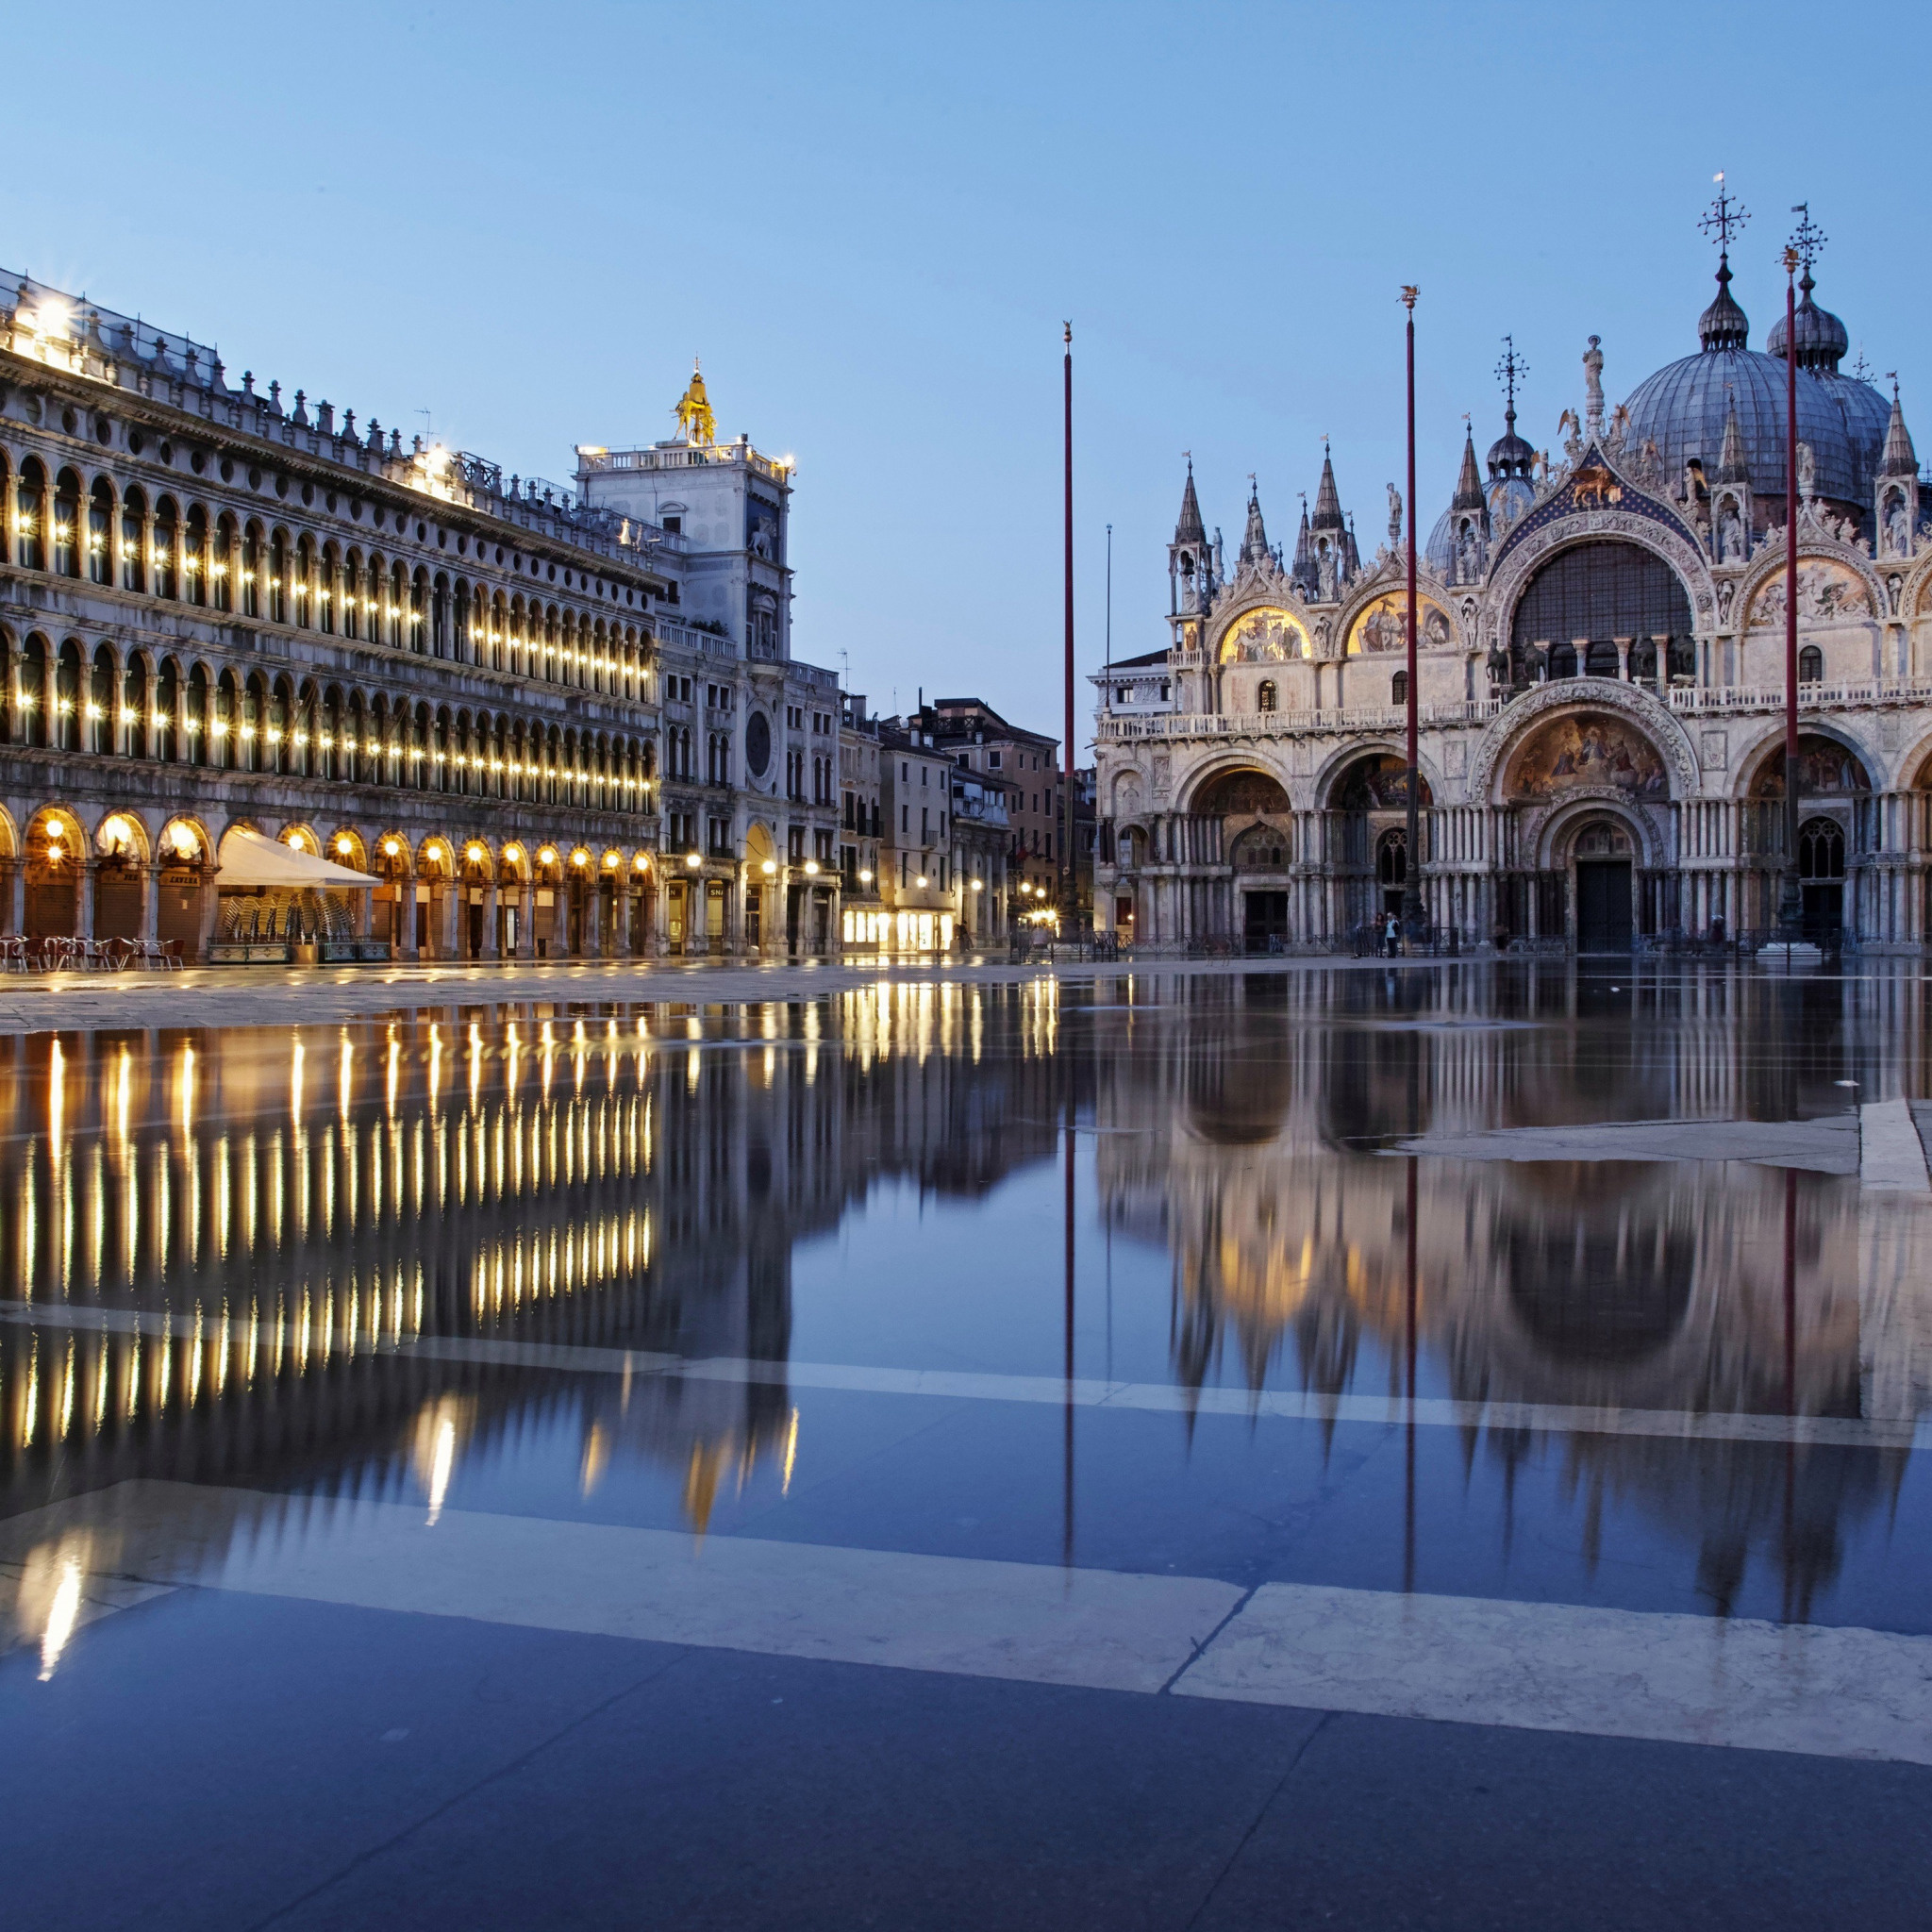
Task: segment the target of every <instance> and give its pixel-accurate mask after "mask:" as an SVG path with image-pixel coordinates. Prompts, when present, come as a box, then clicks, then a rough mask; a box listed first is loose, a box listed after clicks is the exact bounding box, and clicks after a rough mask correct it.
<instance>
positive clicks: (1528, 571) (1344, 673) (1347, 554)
mask: <svg viewBox="0 0 1932 1932" xmlns="http://www.w3.org/2000/svg"><path fill="white" fill-rule="evenodd" d="M1721 212H1723V211H1722V210H1721ZM1726 219H1727V220H1728V221H1730V223H1731V225H1735V218H1734V217H1729V216H1727V217H1726ZM1720 232H1721V239H1727V230H1721V231H1720ZM1800 239H1801V241H1802V240H1803V239H1804V237H1803V236H1802V235H1801V238H1800ZM1804 252H1805V257H1806V262H1805V273H1804V277H1803V280H1802V283H1801V285H1800V286H1801V288H1802V291H1803V295H1802V301H1801V303H1800V305H1799V307H1798V309H1797V356H1796V359H1797V362H1798V373H1797V390H1798V402H1797V417H1798V425H1797V427H1798V436H1799V439H1800V449H1799V464H1798V480H1799V496H1800V501H1799V504H1798V505H1797V508H1796V519H1795V521H1796V525H1797V534H1796V541H1797V544H1798V556H1799V565H1798V586H1799V589H1798V598H1799V614H1798V622H1799V643H1800V647H1801V648H1800V679H1801V692H1800V706H1801V719H1800V723H1801V736H1800V741H1799V743H1800V772H1799V774H1798V782H1799V787H1800V791H1799V797H1800V811H1801V824H1800V827H1799V835H1798V836H1799V851H1798V855H1797V858H1798V870H1799V873H1800V875H1801V878H1802V880H1803V883H1804V889H1805V891H1804V896H1805V909H1806V920H1807V927H1809V928H1810V929H1811V930H1812V931H1814V932H1815V933H1819V934H1824V935H1830V934H1841V935H1842V936H1843V937H1844V938H1845V939H1847V940H1850V941H1856V942H1857V944H1858V945H1859V946H1861V947H1864V948H1866V949H1867V950H1890V949H1910V950H1914V951H1916V950H1917V949H1919V948H1920V947H1921V946H1923V945H1924V943H1925V941H1926V938H1927V917H1928V907H1927V895H1928V886H1927V878H1928V873H1932V814H1928V799H1932V588H1928V586H1932V529H1928V528H1927V527H1926V525H1924V523H1923V522H1922V517H1921V510H1922V492H1923V491H1924V489H1925V487H1926V486H1924V485H1922V483H1921V480H1920V477H1919V474H1918V463H1917V459H1916V458H1915V456H1914V453H1913V449H1912V442H1911V438H1910V437H1909V435H1908V434H1907V428H1906V423H1905V418H1904V415H1903V412H1902V410H1901V408H1900V405H1899V401H1898V395H1897V389H1896V385H1895V384H1894V385H1893V386H1892V389H1891V392H1890V394H1889V395H1888V394H1887V393H1885V392H1883V391H1881V390H1879V389H1878V388H1876V387H1874V385H1873V384H1872V383H1870V382H1868V381H1866V380H1865V379H1864V378H1863V374H1862V371H1860V372H1859V373H1856V374H1855V373H1852V372H1848V371H1846V370H1845V369H1844V368H1843V367H1842V366H1841V364H1842V362H1843V360H1844V358H1845V355H1846V351H1847V347H1848V339H1847V336H1846V331H1845V328H1844V325H1842V324H1841V323H1840V321H1839V319H1838V318H1837V317H1836V316H1835V315H1832V314H1831V313H1829V312H1828V311H1827V310H1825V309H1824V308H1820V307H1819V306H1818V305H1817V303H1816V302H1815V300H1814V298H1813V290H1814V287H1815V283H1814V280H1813V276H1812V274H1811V265H1812V256H1813V254H1814V252H1815V251H1814V250H1812V249H1810V248H1807V249H1806V250H1805V251H1804ZM1731 280H1732V275H1731V271H1730V267H1729V260H1728V251H1727V250H1726V252H1725V254H1724V257H1722V258H1721V265H1720V268H1719V272H1718V292H1717V297H1716V299H1715V300H1714V301H1713V302H1712V303H1711V304H1710V306H1709V307H1708V308H1707V309H1706V310H1705V311H1704V314H1703V316H1702V318H1701V319H1700V321H1699V324H1698V335H1699V346H1698V349H1697V351H1696V353H1695V354H1693V355H1690V356H1687V357H1685V358H1683V359H1682V360H1680V361H1676V362H1673V363H1672V364H1670V365H1669V367H1667V368H1664V369H1661V370H1659V371H1657V374H1656V375H1652V376H1650V377H1648V378H1647V379H1646V380H1645V381H1643V382H1641V383H1640V384H1638V386H1637V387H1636V388H1635V389H1634V390H1633V391H1631V392H1630V394H1629V396H1628V397H1627V399H1626V400H1625V401H1624V403H1623V404H1621V405H1619V406H1617V407H1615V408H1612V409H1610V410H1609V411H1608V412H1606V408H1605V399H1604V391H1603V386H1602V371H1603V364H1604V357H1603V353H1602V350H1601V347H1600V345H1599V342H1598V339H1597V338H1596V337H1594V336H1592V337H1591V338H1590V341H1589V346H1588V348H1587V350H1586V352H1585V354H1584V358H1583V364H1584V372H1583V373H1584V380H1585V396H1584V401H1583V406H1582V408H1581V410H1580V412H1574V411H1566V412H1565V414H1564V419H1563V423H1562V425H1560V426H1561V428H1562V430H1563V432H1564V433H1565V441H1564V444H1563V448H1562V452H1561V454H1560V456H1558V457H1557V458H1555V459H1552V458H1550V457H1548V456H1547V455H1542V454H1539V453H1538V452H1537V451H1536V450H1534V449H1532V448H1531V446H1530V445H1529V443H1528V442H1527V441H1525V440H1524V438H1523V437H1521V436H1519V435H1518V434H1517V432H1516V409H1515V385H1516V377H1517V375H1518V374H1519V373H1520V366H1519V364H1518V362H1517V360H1516V358H1515V357H1514V354H1513V350H1512V351H1511V352H1510V353H1509V354H1508V355H1507V356H1506V358H1505V365H1504V368H1503V371H1502V372H1501V373H1502V374H1503V375H1504V377H1505V379H1506V381H1507V385H1508V392H1509V403H1508V408H1507V417H1506V428H1505V432H1504V434H1503V436H1502V437H1501V438H1500V439H1499V440H1498V441H1496V442H1495V443H1494V444H1493V445H1491V449H1490V451H1489V456H1488V460H1487V463H1486V465H1485V466H1484V468H1483V469H1478V467H1477V462H1476V454H1475V448H1474V441H1469V440H1466V441H1465V447H1464V450H1463V454H1462V464H1461V473H1460V475H1459V476H1458V477H1457V483H1456V488H1455V492H1454V494H1453V496H1452V498H1451V500H1450V503H1449V507H1448V508H1447V509H1445V510H1444V511H1443V512H1442V514H1441V516H1440V518H1439V519H1438V520H1437V521H1436V523H1435V525H1434V526H1433V529H1432V531H1431V533H1430V535H1429V538H1428V541H1427V545H1426V550H1425V553H1424V555H1423V556H1422V557H1421V558H1420V559H1419V561H1420V566H1421V575H1420V585H1419V605H1418V651H1419V656H1418V666H1419V670H1418V676H1419V690H1418V692H1417V698H1418V703H1419V706H1420V711H1421V733H1422V736H1421V788H1422V797H1421V800H1420V803H1421V806H1422V808H1423V813H1422V841H1423V850H1422V852H1421V853H1420V854H1419V855H1417V857H1418V858H1419V859H1420V866H1421V881H1420V883H1421V888H1422V891H1423V895H1424V906H1425V908H1426V911H1427V914H1428V917H1429V919H1430V921H1431V923H1432V924H1433V925H1434V926H1435V928H1436V929H1437V931H1438V932H1439V934H1441V933H1446V931H1447V930H1448V929H1451V928H1453V929H1454V930H1455V931H1456V934H1457V939H1458V941H1460V942H1461V943H1462V944H1464V945H1471V946H1476V945H1488V944H1495V943H1503V942H1507V943H1511V944H1514V945H1516V946H1518V947H1529V948H1532V949H1535V950H1545V949H1548V950H1555V949H1558V948H1567V947H1582V948H1584V949H1595V948H1624V947H1629V946H1630V945H1632V944H1633V943H1634V944H1636V945H1639V946H1642V945H1645V944H1651V943H1657V942H1659V941H1667V940H1671V939H1675V938H1680V937H1689V938H1694V939H1699V940H1708V939H1710V938H1711V937H1713V936H1714V935H1715V936H1718V937H1727V938H1734V937H1737V936H1739V935H1740V934H1743V933H1749V932H1753V931H1762V930H1765V929H1767V928H1770V927H1772V926H1773V925H1774V924H1775V919H1776V900H1777V886H1778V877H1779V874H1780V871H1781V869H1782V867H1783V865H1784V862H1785V861H1784V852H1783V841H1784V825H1783V817H1784V813H1783V807H1782V804H1781V801H1782V799H1783V796H1784V784H1785V772H1784V741H1783V729H1784V727H1783V715H1782V714H1783V706H1784V697H1785V691H1784V600H1785V546H1786V543H1787V541H1788V537H1789V531H1790V525H1791V523H1792V520H1793V519H1792V506H1791V505H1790V503H1788V502H1787V500H1786V475H1785V433H1786V432H1785V408H1786V400H1785V398H1786V365H1785V360H1784V357H1785V325H1784V318H1783V316H1782V314H1780V315H1779V317H1778V320H1777V324H1776V326H1775V327H1774V328H1773V330H1772V331H1771V334H1770V337H1769V339H1768V340H1767V341H1766V344H1765V348H1764V349H1763V350H1762V351H1759V350H1755V349H1753V348H1752V347H1751V346H1750V340H1749V324H1748V322H1747V320H1746V317H1745V314H1744V311H1743V309H1742V308H1740V305H1739V303H1738V302H1737V301H1736V300H1735V299H1734V298H1733V296H1732V294H1731V291H1730V283H1731ZM1765 292H1766V295H1767V297H1768V296H1769V295H1770V294H1771V292H1772V291H1771V289H1770V288H1769V287H1767V289H1766V291H1765ZM1776 292H1777V295H1778V297H1779V300H1780V306H1781V305H1782V297H1783V292H1784V291H1783V290H1782V289H1781V288H1780V289H1778V290H1777V291H1776ZM1485 472H1486V474H1485ZM1928 507H1932V506H1928ZM1412 508H1413V507H1411V509H1412ZM1402 510H1403V506H1402V504H1401V500H1400V497H1399V495H1398V494H1397V492H1396V491H1395V490H1394V489H1393V487H1392V486H1391V489H1390V515H1389V524H1388V541H1387V542H1386V543H1384V544H1382V545H1381V546H1380V547H1379V548H1378V549H1377V550H1376V552H1375V554H1374V556H1373V557H1372V558H1368V559H1366V560H1365V559H1363V558H1362V557H1361V556H1360V554H1359V553H1358V551H1357V544H1356V539H1355V535H1354V529H1353V525H1352V524H1351V523H1350V521H1349V520H1348V519H1347V518H1346V517H1345V516H1344V514H1343V512H1342V509H1341V500H1340V492H1339V491H1338V488H1337V485H1336V479H1335V472H1334V468H1333V464H1332V462H1331V461H1329V460H1327V459H1325V458H1324V466H1323V470H1322V475H1321V478H1320V484H1319V488H1318V491H1317V495H1316V502H1315V508H1314V512H1313V514H1312V516H1310V515H1309V514H1308V513H1307V511H1306V510H1304V512H1303V518H1302V525H1301V528H1300V530H1299V531H1298V533H1297V536H1296V540H1295V542H1294V546H1293V549H1292V552H1291V553H1289V552H1286V551H1285V550H1284V549H1283V548H1277V547H1275V546H1273V545H1271V543H1270V541H1269V539H1268V535H1267V531H1266V528H1265V526H1264V524H1263V521H1262V515H1261V508H1260V505H1259V502H1258V499H1257V496H1256V495H1255V494H1254V493H1253V492H1252V491H1251V493H1250V495H1249V500H1248V506H1247V524H1246V529H1245V533H1244V535H1243V537H1242V540H1241V546H1240V549H1239V551H1238V553H1237V554H1236V555H1235V556H1234V557H1232V558H1224V553H1223V547H1222V540H1221V537H1220V534H1219V532H1216V533H1215V535H1214V537H1213V538H1212V540H1211V541H1210V539H1209V538H1208V531H1207V528H1206V526H1205V525H1204V522H1203V518H1202V514H1201V509H1200V505H1199V502H1198V500H1197V497H1196V494H1195V488H1194V479H1193V475H1192V471H1191V468H1190V472H1189V475H1188V479H1187V484H1186V488H1185V490H1184V491H1183V494H1182V499H1181V513H1180V519H1179V522H1178V525H1177V526H1176V528H1175V530H1174V542H1173V545H1172V547H1171V550H1170V553H1169V555H1170V564H1171V574H1172V587H1173V588H1172V595H1171V598H1170V608H1169V612H1168V622H1169V625H1170V627H1171V631H1172V642H1171V645H1170V647H1169V648H1167V649H1165V650H1162V651H1159V652H1156V653H1153V654H1151V655H1150V656H1148V657H1146V658H1140V659H1136V660H1132V661H1129V662H1128V663H1126V664H1115V665H1113V666H1111V667H1109V669H1108V672H1107V673H1105V674H1104V675H1101V676H1099V677H1097V678H1096V679H1095V683H1096V685H1097V687H1098V689H1099V692H1100V706H1099V711H1098V732H1097V736H1098V740H1099V748H1098V763H1099V772H1098V782H1099V786H1100V809H1101V812H1102V815H1103V822H1104V824H1103V839H1102V850H1101V862H1100V865H1099V870H1098V874H1097V890H1096V900H1095V903H1096V913H1097V918H1098V921H1099V923H1100V924H1101V925H1102V926H1103V927H1110V928H1111V929H1112V930H1113V931H1115V932H1116V933H1118V934H1120V935H1121V936H1122V937H1123V938H1131V939H1132V940H1133V941H1134V942H1135V943H1136V944H1138V945H1152V946H1155V947H1165V946H1174V947H1182V946H1186V945H1188V944H1191V943H1197V942H1200V941H1230V942H1233V943H1237V944H1245V945H1248V946H1250V947H1270V948H1273V947H1284V948H1287V949H1290V950H1294V949H1301V948H1308V949H1322V948H1326V947H1329V946H1335V945H1341V944H1344V943H1347V942H1348V941H1350V939H1351V937H1352V936H1354V935H1357V934H1359V933H1360V932H1361V931H1362V930H1363V929H1364V928H1366V927H1368V926H1370V925H1372V924H1375V923H1378V922H1379V921H1380V920H1381V919H1382V918H1383V917H1384V916H1385V915H1386V912H1387V911H1388V910H1389V909H1391V908H1393V907H1395V906H1396V905H1398V904H1399V902H1400V897H1401V891H1402V886H1403V882H1404V879H1405V876H1406V874H1407V866H1408V864H1409V863H1410V858H1411V855H1409V854H1408V852H1407V848H1406V830H1405V819H1406V805H1407V797H1406V765H1405V757H1404V739H1403V728H1404V715H1405V714H1404V705H1405V701H1406V698H1407V691H1406V688H1405V674H1404V669H1403V665H1404V656H1405V649H1406V597H1405V564H1404V559H1403V557H1402V555H1401V552H1402V549H1403V529H1404V525H1403V521H1402Z"/></svg>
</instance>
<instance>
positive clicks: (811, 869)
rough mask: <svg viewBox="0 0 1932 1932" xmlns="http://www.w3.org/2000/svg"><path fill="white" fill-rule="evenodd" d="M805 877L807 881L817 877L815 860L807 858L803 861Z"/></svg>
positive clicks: (817, 865) (817, 867)
mask: <svg viewBox="0 0 1932 1932" xmlns="http://www.w3.org/2000/svg"><path fill="white" fill-rule="evenodd" d="M805 875H806V877H807V878H808V879H815V878H817V877H818V875H819V862H818V860H817V859H816V858H808V859H807V860H806V861H805Z"/></svg>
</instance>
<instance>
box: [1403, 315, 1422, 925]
mask: <svg viewBox="0 0 1932 1932" xmlns="http://www.w3.org/2000/svg"><path fill="white" fill-rule="evenodd" d="M1420 293H1421V291H1420V290H1418V289H1416V288H1413V287H1409V286H1405V287H1404V289H1403V291H1402V303H1403V307H1404V308H1407V310H1408V332H1407V333H1408V657H1407V665H1408V678H1407V700H1408V826H1407V838H1408V849H1407V853H1405V855H1404V859H1403V868H1402V926H1403V936H1404V938H1405V939H1407V941H1408V942H1409V943H1410V944H1411V945H1412V944H1414V943H1415V941H1417V940H1419V939H1420V938H1421V937H1422V925H1423V895H1422V860H1423V848H1422V839H1421V836H1420V828H1421V817H1420V794H1421V791H1422V774H1421V758H1420V754H1419V752H1418V749H1417V739H1418V731H1417V723H1418V718H1417V709H1416V707H1417V703H1418V692H1417V691H1416V664H1415V298H1416V296H1417V295H1418V294H1420Z"/></svg>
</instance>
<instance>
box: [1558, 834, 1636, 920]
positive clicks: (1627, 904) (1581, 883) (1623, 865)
mask: <svg viewBox="0 0 1932 1932" xmlns="http://www.w3.org/2000/svg"><path fill="white" fill-rule="evenodd" d="M1569 849H1570V862H1571V865H1572V867H1573V868H1574V872H1575V878H1576V950H1577V951H1578V952H1579V953H1627V952H1628V951H1629V950H1630V948H1631V945H1632V943H1633V941H1634V938H1635V934H1636V930H1637V882H1636V858H1637V841H1635V840H1634V839H1632V838H1631V836H1630V828H1629V826H1628V825H1626V824H1624V822H1623V821H1622V820H1621V819H1618V818H1616V817H1614V816H1612V815H1610V814H1607V813H1605V814H1602V815H1597V816H1592V817H1590V818H1586V819H1584V820H1583V821H1581V823H1580V824H1578V825H1577V827H1576V830H1575V832H1574V835H1573V836H1572V837H1571V839H1570V841H1569Z"/></svg>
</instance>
